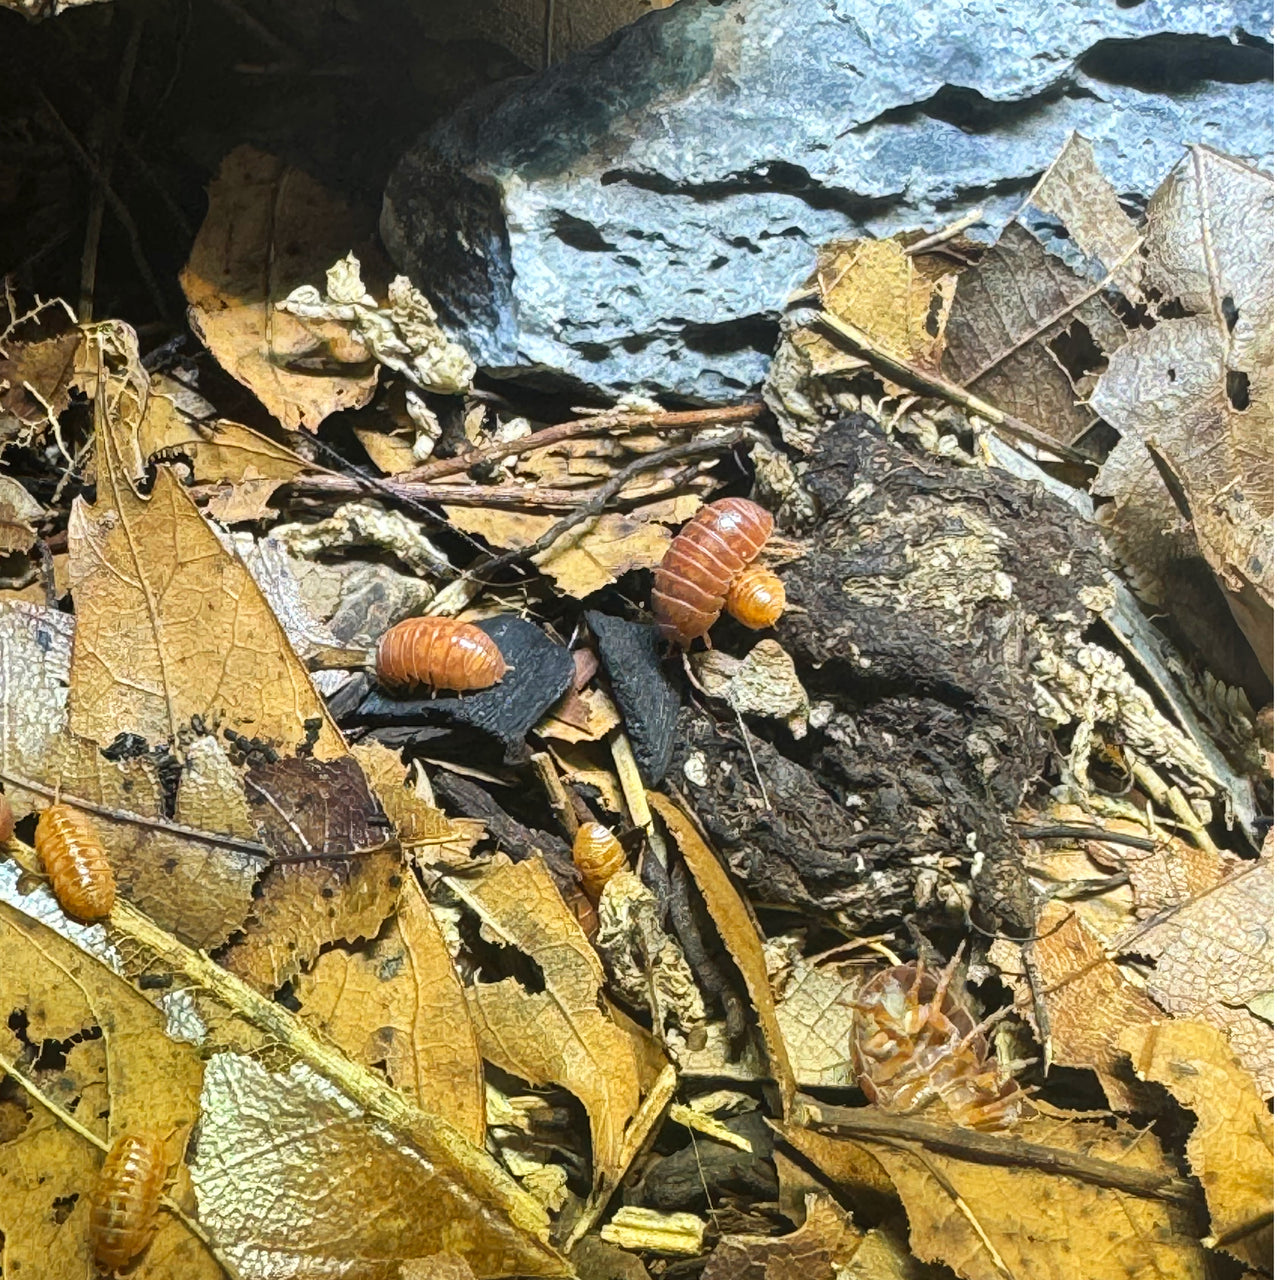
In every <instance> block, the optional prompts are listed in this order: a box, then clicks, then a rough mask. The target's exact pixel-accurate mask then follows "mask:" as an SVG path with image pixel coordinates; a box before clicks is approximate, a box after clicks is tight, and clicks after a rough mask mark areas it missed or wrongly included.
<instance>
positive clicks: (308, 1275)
mask: <svg viewBox="0 0 1280 1280" xmlns="http://www.w3.org/2000/svg"><path fill="white" fill-rule="evenodd" d="M201 1112H202V1120H201V1128H200V1145H199V1149H198V1152H197V1154H196V1157H195V1159H194V1161H193V1164H192V1170H191V1172H192V1178H193V1181H194V1183H195V1186H196V1191H197V1193H198V1195H199V1197H200V1206H201V1220H202V1222H203V1223H204V1225H205V1226H206V1227H207V1229H208V1230H209V1232H210V1234H211V1235H212V1236H213V1237H214V1239H215V1240H217V1241H218V1242H219V1244H220V1245H221V1246H222V1248H223V1250H224V1251H225V1252H226V1253H227V1254H228V1256H229V1257H230V1258H231V1259H232V1261H233V1262H234V1263H235V1264H236V1265H237V1267H239V1268H240V1269H241V1271H242V1273H243V1274H244V1275H246V1276H261V1275H281V1276H289V1277H291V1280H331V1277H333V1276H335V1275H341V1276H343V1277H345V1278H346V1280H397V1277H398V1276H399V1275H400V1263H401V1261H402V1260H405V1259H412V1258H427V1257H431V1256H432V1255H434V1254H438V1253H441V1252H454V1253H457V1254H459V1255H461V1256H462V1257H464V1258H465V1259H466V1260H467V1262H468V1263H469V1264H470V1266H471V1268H472V1269H473V1270H474V1272H475V1273H476V1275H478V1276H495V1277H496V1276H507V1275H513V1274H519V1275H525V1274H527V1275H560V1274H564V1270H563V1267H562V1264H560V1263H559V1261H558V1260H557V1259H556V1258H555V1255H553V1254H552V1253H551V1252H550V1250H548V1249H547V1248H546V1247H545V1246H539V1245H538V1244H536V1243H535V1242H534V1241H533V1240H532V1239H529V1238H525V1237H521V1236H519V1235H517V1234H516V1233H515V1232H513V1230H512V1228H511V1224H510V1222H509V1221H508V1220H507V1219H506V1218H505V1217H503V1216H502V1215H501V1214H500V1213H499V1212H498V1210H497V1209H496V1208H495V1206H494V1205H493V1204H490V1203H489V1202H487V1201H486V1200H484V1199H482V1198H480V1196H479V1195H478V1194H477V1192H476V1189H475V1180H474V1179H469V1180H466V1181H464V1180H462V1179H461V1178H459V1177H458V1176H457V1173H456V1170H452V1169H450V1168H449V1167H448V1165H445V1167H439V1166H438V1165H437V1164H436V1163H434V1162H433V1161H432V1160H430V1159H428V1158H426V1157H425V1156H424V1155H423V1154H422V1153H421V1152H420V1151H418V1150H416V1149H415V1148H414V1147H412V1146H410V1145H409V1144H407V1143H405V1142H403V1141H401V1140H399V1139H398V1138H397V1137H396V1136H395V1135H394V1134H393V1133H392V1132H391V1131H389V1130H388V1129H387V1128H386V1127H385V1126H383V1125H381V1124H378V1123H375V1122H371V1121H370V1120H369V1119H368V1118H367V1117H366V1116H365V1115H364V1114H363V1113H362V1112H361V1110H360V1108H358V1107H356V1106H355V1105H354V1104H353V1103H351V1102H350V1100H348V1099H347V1098H346V1097H345V1096H344V1095H343V1094H341V1093H340V1092H338V1091H337V1090H336V1089H335V1088H334V1087H333V1086H332V1085H331V1084H330V1083H329V1082H328V1081H327V1080H325V1079H323V1078H322V1077H321V1076H318V1075H317V1074H316V1073H315V1072H313V1071H311V1070H310V1069H308V1068H307V1067H305V1066H303V1065H302V1064H300V1063H299V1064H297V1065H295V1066H294V1067H293V1068H292V1070H290V1071H289V1072H287V1073H277V1074H272V1073H271V1072H269V1071H267V1070H266V1068H264V1067H263V1066H262V1065H261V1064H260V1063H258V1062H257V1061H256V1060H254V1059H252V1058H249V1057H245V1056H242V1055H239V1054H230V1053H220V1054H215V1055H214V1056H213V1058H211V1059H210V1061H209V1064H208V1066H207V1068H206V1070H205V1082H204V1092H203V1094H202V1096H201ZM264 1187H269V1188H270V1194H269V1195H263V1194H262V1188H264Z"/></svg>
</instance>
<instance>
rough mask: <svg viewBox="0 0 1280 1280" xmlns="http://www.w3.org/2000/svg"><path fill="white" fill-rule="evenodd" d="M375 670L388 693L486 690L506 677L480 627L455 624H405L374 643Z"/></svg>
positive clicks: (423, 621)
mask: <svg viewBox="0 0 1280 1280" xmlns="http://www.w3.org/2000/svg"><path fill="white" fill-rule="evenodd" d="M375 670H376V671H377V675H378V679H379V680H380V681H381V682H382V683H383V684H384V685H386V686H387V687H388V688H390V689H394V690H411V689H415V688H427V689H450V690H453V691H455V692H460V693H461V692H465V691H466V690H469V689H487V688H488V687H489V686H490V685H492V684H496V683H497V682H498V681H499V680H501V679H502V677H503V675H504V674H505V672H506V671H507V664H506V661H505V660H504V659H503V656H502V651H501V650H500V649H499V648H498V646H497V645H496V644H495V643H494V642H493V640H491V639H490V638H489V636H487V635H486V634H485V633H484V632H483V631H481V630H480V628H479V627H477V626H474V625H472V624H471V623H470V622H459V621H458V620H457V619H456V618H432V617H426V618H406V619H405V620H404V621H403V622H398V623H397V624H396V625H395V626H394V627H392V628H391V629H390V630H389V631H387V632H386V633H385V634H384V635H383V637H382V639H381V640H379V641H378V652H377V659H376V662H375Z"/></svg>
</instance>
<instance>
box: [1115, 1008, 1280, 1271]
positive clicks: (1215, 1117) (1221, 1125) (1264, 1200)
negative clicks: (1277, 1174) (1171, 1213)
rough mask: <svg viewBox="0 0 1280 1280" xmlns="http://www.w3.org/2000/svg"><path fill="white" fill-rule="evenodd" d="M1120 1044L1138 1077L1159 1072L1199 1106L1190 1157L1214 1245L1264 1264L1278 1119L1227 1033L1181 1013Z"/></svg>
mask: <svg viewBox="0 0 1280 1280" xmlns="http://www.w3.org/2000/svg"><path fill="white" fill-rule="evenodd" d="M1119 1048H1120V1049H1121V1051H1122V1052H1124V1053H1127V1054H1129V1055H1130V1057H1132V1059H1133V1067H1134V1070H1135V1071H1136V1072H1137V1073H1138V1075H1139V1076H1141V1078H1142V1079H1144V1080H1158V1081H1159V1082H1160V1083H1161V1084H1162V1085H1164V1086H1165V1088H1166V1089H1168V1090H1169V1092H1170V1093H1171V1094H1173V1096H1174V1097H1175V1098H1177V1100H1178V1101H1179V1102H1180V1103H1182V1105H1183V1106H1185V1107H1190V1108H1191V1110H1192V1111H1194V1112H1195V1113H1196V1116H1197V1124H1196V1128H1195V1132H1194V1133H1193V1134H1192V1135H1191V1138H1190V1140H1189V1141H1188V1143H1187V1161H1188V1163H1189V1164H1190V1165H1191V1171H1192V1172H1193V1173H1194V1174H1195V1175H1196V1177H1198V1178H1199V1179H1200V1181H1201V1183H1202V1184H1203V1185H1204V1193H1205V1198H1206V1199H1207V1200H1208V1202H1209V1213H1210V1216H1211V1218H1212V1224H1213V1236H1214V1238H1215V1239H1216V1240H1217V1241H1221V1242H1222V1243H1221V1244H1220V1245H1219V1246H1218V1247H1220V1248H1223V1249H1225V1250H1226V1251H1227V1252H1228V1253H1230V1254H1232V1255H1233V1256H1234V1257H1237V1258H1239V1259H1240V1260H1241V1261H1242V1262H1246V1263H1248V1264H1250V1265H1251V1266H1255V1267H1260V1268H1262V1269H1264V1270H1265V1269H1267V1268H1268V1267H1269V1266H1270V1264H1271V1261H1272V1257H1273V1250H1274V1240H1273V1229H1272V1225H1271V1214H1272V1209H1273V1207H1274V1203H1275V1190H1274V1167H1275V1156H1274V1146H1275V1142H1274V1136H1273V1133H1274V1127H1275V1122H1274V1120H1273V1118H1272V1115H1271V1111H1270V1109H1269V1108H1268V1107H1267V1105H1266V1103H1265V1102H1263V1100H1262V1098H1261V1097H1260V1096H1259V1095H1258V1091H1257V1088H1256V1087H1255V1085H1254V1082H1253V1080H1252V1078H1251V1077H1250V1075H1249V1074H1248V1072H1246V1071H1243V1070H1241V1068H1240V1064H1239V1063H1238V1062H1236V1060H1235V1058H1234V1057H1233V1056H1232V1053H1231V1047H1230V1045H1229V1043H1228V1042H1227V1039H1226V1037H1225V1036H1224V1035H1223V1034H1222V1032H1221V1031H1220V1030H1218V1028H1217V1027H1211V1026H1209V1025H1208V1024H1207V1023H1204V1022H1191V1021H1186V1020H1183V1019H1179V1020H1178V1021H1176V1022H1163V1023H1160V1024H1159V1025H1156V1026H1151V1027H1131V1028H1129V1029H1128V1030H1126V1031H1125V1032H1124V1033H1123V1034H1122V1035H1121V1036H1120V1037H1119Z"/></svg>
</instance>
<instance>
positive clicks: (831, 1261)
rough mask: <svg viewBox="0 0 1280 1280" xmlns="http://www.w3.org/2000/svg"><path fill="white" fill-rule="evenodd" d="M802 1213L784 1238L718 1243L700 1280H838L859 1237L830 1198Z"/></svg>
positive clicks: (812, 1202)
mask: <svg viewBox="0 0 1280 1280" xmlns="http://www.w3.org/2000/svg"><path fill="white" fill-rule="evenodd" d="M805 1207H806V1209H807V1213H806V1215H805V1220H804V1225H803V1226H802V1227H800V1229H799V1230H797V1231H793V1232H791V1234H790V1235H785V1236H756V1235H726V1236H724V1237H722V1238H721V1240H720V1243H719V1244H717V1245H716V1247H715V1251H714V1252H713V1253H712V1255H711V1257H710V1258H709V1259H708V1260H707V1265H706V1268H705V1269H704V1270H703V1272H702V1275H703V1280H784V1278H785V1280H844V1277H846V1276H847V1275H848V1274H849V1267H850V1264H851V1263H852V1261H853V1259H854V1257H855V1256H856V1255H857V1253H858V1249H859V1247H860V1246H861V1244H862V1240H863V1233H862V1232H861V1231H860V1230H859V1229H858V1228H857V1226H855V1225H854V1222H853V1219H852V1218H850V1217H849V1215H848V1214H847V1213H845V1212H844V1210H843V1209H841V1208H840V1207H839V1205H837V1204H836V1202H835V1201H834V1200H832V1199H831V1197H830V1196H819V1195H811V1196H809V1197H807V1199H806V1206H805Z"/></svg>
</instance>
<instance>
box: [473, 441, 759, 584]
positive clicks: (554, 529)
mask: <svg viewBox="0 0 1280 1280" xmlns="http://www.w3.org/2000/svg"><path fill="white" fill-rule="evenodd" d="M745 436H746V432H744V431H730V432H728V433H727V434H726V435H723V436H714V437H712V438H711V439H702V440H690V441H688V442H687V443H685V444H676V445H672V446H671V448H669V449H659V450H658V451H657V452H656V453H647V454H645V455H644V457H642V458H637V459H636V460H635V461H634V462H629V463H628V464H627V465H626V466H625V467H623V468H622V470H621V471H619V472H617V473H616V474H615V475H613V476H611V477H610V478H609V479H608V480H606V481H605V483H604V484H602V485H601V486H600V487H599V488H598V489H595V490H594V491H593V492H592V494H591V497H590V498H589V499H588V500H587V501H586V502H583V503H581V505H580V506H578V507H577V508H576V509H575V510H573V511H571V512H570V513H569V514H568V515H567V516H565V517H564V519H563V520H557V521H556V522H555V524H553V525H552V526H551V528H550V529H548V530H547V531H546V533H544V534H543V535H542V536H541V537H540V538H538V539H537V541H536V542H531V543H530V544H529V545H528V546H527V547H517V548H516V550H514V551H508V552H507V553H506V554H505V555H500V556H494V557H493V558H492V559H490V560H482V561H481V562H480V563H479V564H478V565H477V566H475V568H473V569H470V570H468V572H469V573H470V574H471V575H472V576H473V577H474V576H477V575H478V574H481V573H488V572H490V571H492V570H494V569H501V568H502V567H504V566H505V565H509V564H514V563H515V562H516V561H517V560H529V559H532V558H533V557H534V556H536V555H539V554H540V553H541V552H543V551H546V550H547V548H548V547H550V546H551V545H552V543H554V542H555V541H556V539H557V538H560V537H562V536H563V535H564V534H566V533H568V532H569V530H570V529H573V528H576V527H577V526H578V525H580V524H582V523H583V521H585V520H590V519H591V518H592V516H597V515H599V514H600V513H601V512H602V511H603V510H604V509H605V507H606V505H607V504H608V503H609V501H610V500H611V499H612V498H614V497H616V496H617V494H618V493H619V492H620V491H621V490H622V489H624V488H625V487H626V486H627V485H628V484H630V482H631V481H632V480H634V479H635V478H636V476H639V475H643V474H644V473H645V472H646V471H654V470H656V469H657V468H658V467H662V466H665V465H666V464H667V463H668V462H681V461H683V460H684V459H685V458H697V457H702V456H704V455H706V454H711V453H720V452H722V451H724V450H726V449H732V448H733V447H734V446H736V445H738V444H740V443H741V442H742V440H743V439H744V438H745ZM652 497H653V495H651V494H650V495H646V500H648V501H651V500H652Z"/></svg>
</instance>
